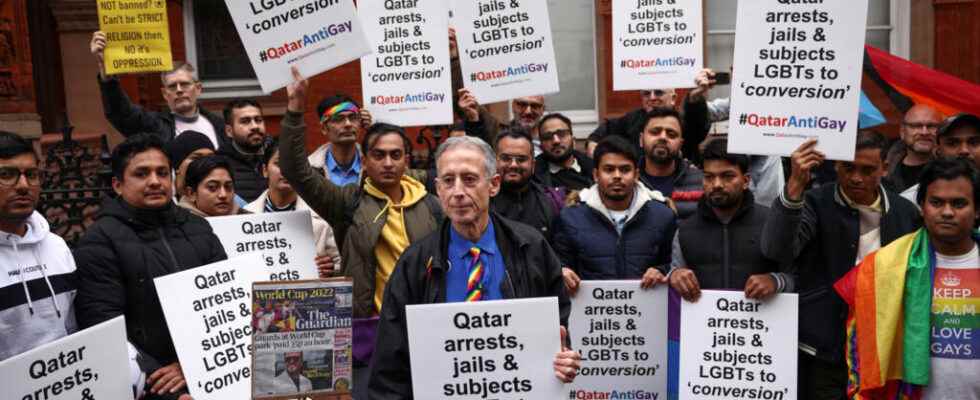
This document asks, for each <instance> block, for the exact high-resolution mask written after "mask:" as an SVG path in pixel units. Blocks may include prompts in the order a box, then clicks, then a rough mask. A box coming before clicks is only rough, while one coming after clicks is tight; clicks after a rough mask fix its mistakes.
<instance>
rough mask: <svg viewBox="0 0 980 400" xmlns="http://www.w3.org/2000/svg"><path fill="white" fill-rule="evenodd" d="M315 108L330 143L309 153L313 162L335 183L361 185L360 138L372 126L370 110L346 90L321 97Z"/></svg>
mask: <svg viewBox="0 0 980 400" xmlns="http://www.w3.org/2000/svg"><path fill="white" fill-rule="evenodd" d="M316 109H317V111H316V115H317V117H318V119H319V120H320V133H322V134H323V135H324V136H326V138H327V143H324V144H323V145H321V146H320V147H317V149H316V150H314V151H313V153H310V155H309V158H308V161H309V163H310V165H312V166H313V168H315V169H318V170H320V173H321V174H322V175H323V176H324V177H325V178H327V179H329V180H330V182H333V184H335V185H338V186H346V185H360V184H361V172H362V171H361V149H360V148H359V147H358V146H357V138H358V136H360V135H361V133H362V132H363V131H364V129H367V127H369V126H371V113H369V112H368V111H367V110H366V109H361V108H360V106H358V104H357V101H355V100H354V99H352V98H350V96H347V95H344V94H337V95H333V96H330V97H327V98H325V99H323V100H321V101H320V104H319V105H317V107H316Z"/></svg>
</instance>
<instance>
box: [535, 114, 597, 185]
mask: <svg viewBox="0 0 980 400" xmlns="http://www.w3.org/2000/svg"><path fill="white" fill-rule="evenodd" d="M538 137H539V138H540V139H541V150H542V151H541V155H539V156H538V157H537V158H536V159H535V164H536V166H535V177H536V178H537V179H538V180H539V181H540V182H541V183H542V184H544V185H545V186H547V187H553V188H563V189H565V190H566V191H573V190H582V189H585V188H587V187H589V186H592V169H593V167H594V166H593V163H592V159H591V158H589V157H588V156H586V155H585V154H584V153H582V152H580V151H578V150H575V135H573V134H572V121H571V120H569V119H568V117H566V116H564V115H562V114H559V113H554V114H548V115H546V116H544V118H541V121H540V122H538Z"/></svg>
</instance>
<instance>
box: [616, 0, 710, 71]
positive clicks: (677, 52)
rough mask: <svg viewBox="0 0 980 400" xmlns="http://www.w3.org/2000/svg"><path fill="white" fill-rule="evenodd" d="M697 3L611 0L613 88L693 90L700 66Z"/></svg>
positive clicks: (686, 0)
mask: <svg viewBox="0 0 980 400" xmlns="http://www.w3.org/2000/svg"><path fill="white" fill-rule="evenodd" d="M701 7H702V5H701V0H613V3H612V15H613V16H612V20H613V27H612V29H613V90H634V89H668V88H686V87H693V86H694V77H695V76H697V74H698V71H700V70H701V68H703V67H704V36H703V35H704V33H703V32H704V30H703V23H702V17H701V15H702V11H701Z"/></svg>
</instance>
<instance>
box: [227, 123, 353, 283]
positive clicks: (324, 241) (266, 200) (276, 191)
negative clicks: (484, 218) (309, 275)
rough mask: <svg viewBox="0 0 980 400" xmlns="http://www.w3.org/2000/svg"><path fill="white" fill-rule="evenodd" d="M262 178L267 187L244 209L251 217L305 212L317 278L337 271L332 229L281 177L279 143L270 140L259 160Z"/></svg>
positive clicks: (326, 276)
mask: <svg viewBox="0 0 980 400" xmlns="http://www.w3.org/2000/svg"><path fill="white" fill-rule="evenodd" d="M262 165H263V167H262V176H264V177H266V179H268V187H269V189H267V190H266V191H265V192H262V195H260V196H259V198H257V199H255V201H253V202H251V203H249V204H248V205H247V206H245V210H246V211H248V212H251V213H254V214H262V213H272V212H284V211H297V210H309V211H310V219H311V223H312V225H313V239H314V240H315V246H314V248H315V249H316V259H315V262H316V267H317V271H318V272H319V274H320V278H329V277H331V276H334V275H336V274H337V273H338V272H339V270H340V260H341V258H340V251H339V250H338V248H337V242H336V240H335V239H334V235H333V228H331V227H330V224H328V223H327V221H324V220H323V218H320V216H319V215H317V214H316V213H315V212H313V211H312V210H310V206H308V205H307V204H306V202H305V201H303V199H301V198H299V196H298V195H297V194H296V191H295V190H293V187H292V186H291V185H290V184H289V181H287V180H286V178H284V177H283V176H282V171H281V170H280V169H279V142H278V141H273V142H272V144H271V145H270V146H269V148H268V149H266V151H265V156H264V158H263V160H262Z"/></svg>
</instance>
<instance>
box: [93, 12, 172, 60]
mask: <svg viewBox="0 0 980 400" xmlns="http://www.w3.org/2000/svg"><path fill="white" fill-rule="evenodd" d="M98 6H99V29H101V30H102V31H103V32H105V34H106V48H105V68H106V73H107V74H109V75H112V74H124V73H131V72H154V71H169V70H171V69H173V56H172V55H171V53H170V30H169V28H168V24H167V2H166V0H98Z"/></svg>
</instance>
